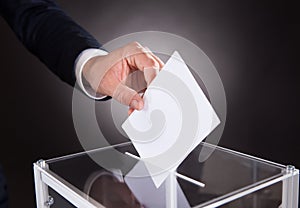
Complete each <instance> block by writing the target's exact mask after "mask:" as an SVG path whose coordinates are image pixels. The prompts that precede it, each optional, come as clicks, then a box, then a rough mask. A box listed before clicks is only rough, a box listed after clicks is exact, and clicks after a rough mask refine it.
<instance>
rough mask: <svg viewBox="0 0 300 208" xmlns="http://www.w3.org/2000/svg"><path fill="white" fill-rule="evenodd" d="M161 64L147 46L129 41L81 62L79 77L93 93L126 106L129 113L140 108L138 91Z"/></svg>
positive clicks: (147, 83)
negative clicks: (82, 63) (81, 68)
mask: <svg viewBox="0 0 300 208" xmlns="http://www.w3.org/2000/svg"><path fill="white" fill-rule="evenodd" d="M163 65H164V63H163V62H162V61H161V60H160V59H159V58H158V57H157V56H155V55H154V54H153V53H152V52H151V51H150V50H149V49H148V48H146V47H143V46H141V45H140V44H139V43H137V42H133V43H130V44H128V45H126V46H124V47H122V48H118V49H116V50H114V51H112V52H111V53H109V54H108V55H105V56H96V57H93V58H91V59H90V60H89V61H88V62H87V63H86V64H85V65H84V68H83V76H84V77H85V79H86V80H87V81H88V83H89V84H90V86H91V87H92V89H93V90H94V91H95V92H96V93H100V94H103V95H108V96H111V97H113V98H114V99H116V100H117V101H119V102H120V103H122V104H125V105H128V106H129V107H130V109H129V114H130V113H131V112H132V111H133V110H141V109H142V108H143V106H144V101H143V98H142V97H141V96H140V95H139V94H138V92H139V91H140V90H142V89H144V88H146V87H147V86H148V85H149V84H150V83H151V81H152V80H153V79H154V78H155V76H156V75H157V74H158V72H159V70H161V68H162V67H163ZM130 75H134V76H130Z"/></svg>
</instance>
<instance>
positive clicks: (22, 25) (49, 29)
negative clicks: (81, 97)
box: [0, 0, 100, 86]
mask: <svg viewBox="0 0 300 208" xmlns="http://www.w3.org/2000/svg"><path fill="white" fill-rule="evenodd" d="M0 14H1V15H2V17H3V18H4V19H5V20H6V21H7V23H8V24H9V26H10V27H11V28H12V30H13V31H14V32H15V33H16V35H17V36H18V38H19V39H20V40H21V42H22V43H23V44H24V45H25V47H26V48H27V49H28V50H29V51H31V52H32V53H33V54H34V55H36V56H37V57H38V58H39V59H40V60H41V61H42V62H43V63H45V64H46V66H47V67H48V68H49V69H50V70H51V71H52V72H54V73H55V74H56V75H58V76H59V77H60V78H61V79H62V80H64V81H66V82H67V83H69V84H71V85H72V86H73V85H74V84H75V81H76V79H75V72H74V62H75V60H76V58H77V56H78V55H79V54H80V52H81V51H83V50H84V49H87V48H99V47H100V44H99V43H98V42H97V41H96V40H95V38H93V37H92V36H91V35H90V34H89V33H88V32H87V31H85V30H84V29H83V28H82V27H80V26H79V25H78V24H77V23H75V22H74V21H73V20H72V19H71V18H70V17H68V16H67V15H66V14H65V13H64V12H63V11H62V10H61V9H60V8H59V7H58V6H57V4H56V3H55V2H53V1H50V0H1V1H0Z"/></svg>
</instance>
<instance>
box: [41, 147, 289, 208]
mask: <svg viewBox="0 0 300 208" xmlns="http://www.w3.org/2000/svg"><path fill="white" fill-rule="evenodd" d="M111 148H112V147H108V148H102V149H98V150H93V151H92V152H90V154H95V155H96V156H98V157H101V156H105V155H106V154H105V152H107V151H111ZM114 148H115V149H117V150H118V151H119V152H122V153H125V152H130V153H132V154H133V155H137V153H136V151H135V149H134V147H133V146H132V145H131V144H130V143H127V144H122V145H117V146H115V147H114ZM203 148H211V150H213V149H214V151H213V153H212V154H211V156H210V157H209V158H208V159H207V160H205V161H204V162H199V153H200V151H201V150H202V149H203ZM106 159H107V160H109V158H106ZM138 162H139V161H138V160H137V161H136V163H135V164H133V167H134V165H136V164H137V163H138ZM46 163H47V164H48V165H49V169H50V171H52V172H54V173H55V174H56V175H58V176H59V177H61V178H62V179H64V180H66V181H67V182H69V183H70V184H72V185H73V186H75V187H76V188H78V189H79V190H80V191H82V192H83V193H86V194H87V195H88V196H89V197H91V198H93V199H94V200H96V201H97V202H99V203H101V204H104V205H106V206H107V207H140V205H141V204H142V205H144V206H145V207H156V208H159V207H172V206H173V207H174V206H175V205H176V204H177V207H205V206H206V205H209V204H211V203H213V202H217V201H222V200H224V199H226V198H228V197H230V196H233V195H237V194H238V193H240V192H243V191H245V190H247V189H250V188H253V187H255V186H257V185H259V184H262V183H265V182H267V181H270V180H274V179H276V178H280V177H282V176H283V175H284V174H285V166H282V165H278V164H274V163H272V162H268V161H264V160H260V159H258V158H254V157H251V156H247V155H244V154H240V153H237V152H234V151H230V150H227V149H224V148H220V147H215V146H212V145H209V144H206V143H201V144H200V145H199V146H198V147H197V148H196V149H195V150H194V151H193V152H192V153H191V154H190V155H189V156H188V157H187V158H186V160H185V161H184V162H183V163H182V164H181V165H180V166H179V168H178V169H177V173H179V174H180V175H181V176H182V175H183V176H185V178H184V177H177V176H176V174H175V175H173V174H171V175H170V176H169V178H168V179H167V180H166V181H165V182H164V183H163V185H162V186H161V187H160V188H156V187H155V186H154V184H153V182H152V180H151V178H150V177H149V176H148V177H147V176H145V177H139V178H134V177H133V178H131V177H128V176H126V173H125V174H124V173H121V172H118V168H119V167H117V166H116V167H114V166H113V165H112V166H111V167H110V170H114V171H113V172H112V171H108V170H106V169H104V168H102V167H100V166H99V165H98V164H96V163H95V162H94V161H93V160H92V159H91V158H90V156H89V155H88V154H87V153H79V154H74V155H70V156H65V157H61V158H56V159H52V160H47V161H46ZM186 178H188V179H191V180H187V179H186ZM193 180H195V181H198V182H201V183H204V184H205V187H201V186H200V185H198V184H197V183H193V182H191V181H193ZM278 184H279V183H278ZM278 184H276V185H274V186H272V187H269V188H265V189H263V190H262V191H260V192H257V193H255V194H252V195H247V196H245V197H242V198H240V199H235V200H234V199H233V200H234V201H232V202H230V203H229V204H228V203H227V205H222V206H223V207H254V206H251V205H253V203H259V204H262V205H263V203H264V202H263V201H264V200H271V199H273V198H272V197H273V196H274V203H275V204H276V205H277V204H278V203H279V202H280V199H281V195H280V194H281V193H280V190H281V186H278ZM274 187H275V188H274ZM278 191H279V192H278ZM269 193H270V194H269ZM278 194H279V195H278ZM275 196H276V197H275ZM174 198H177V200H176V201H175V202H172V203H175V205H174V204H173V205H172V204H171V205H170V204H168V203H170V199H174ZM276 200H277V201H276ZM230 204H232V206H230ZM235 204H236V206H235ZM247 204H249V206H248V205H247ZM233 205H234V206H233ZM262 205H260V206H258V208H259V207H263V206H262Z"/></svg>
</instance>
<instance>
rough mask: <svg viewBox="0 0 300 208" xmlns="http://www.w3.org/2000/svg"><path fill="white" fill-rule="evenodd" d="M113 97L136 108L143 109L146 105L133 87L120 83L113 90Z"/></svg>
mask: <svg viewBox="0 0 300 208" xmlns="http://www.w3.org/2000/svg"><path fill="white" fill-rule="evenodd" d="M112 97H113V98H114V99H116V100H117V101H119V102H120V103H122V104H124V105H128V106H130V108H133V109H135V110H141V109H142V108H143V107H144V101H143V98H142V97H141V96H140V95H139V94H138V93H137V92H136V91H135V90H133V89H131V88H129V87H128V86H126V85H124V84H123V83H120V84H119V85H118V86H117V87H116V89H115V90H114V92H113V95H112Z"/></svg>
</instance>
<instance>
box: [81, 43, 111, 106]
mask: <svg viewBox="0 0 300 208" xmlns="http://www.w3.org/2000/svg"><path fill="white" fill-rule="evenodd" d="M107 54H108V53H107V52H106V51H104V50H101V49H95V48H90V49H86V50H84V51H82V52H81V53H80V54H79V56H78V57H77V59H76V61H75V74H76V79H77V84H78V85H79V87H80V89H81V90H82V91H83V92H84V93H85V94H86V95H87V96H88V97H90V98H92V99H95V100H104V99H106V98H107V96H106V95H101V94H99V93H97V92H95V91H94V90H93V89H92V87H91V86H90V85H89V83H88V82H87V81H86V80H85V79H84V77H83V75H82V70H83V67H84V65H85V64H86V63H87V62H88V61H89V60H90V59H91V58H93V57H95V56H105V55H107Z"/></svg>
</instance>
